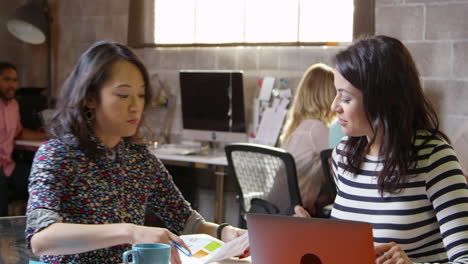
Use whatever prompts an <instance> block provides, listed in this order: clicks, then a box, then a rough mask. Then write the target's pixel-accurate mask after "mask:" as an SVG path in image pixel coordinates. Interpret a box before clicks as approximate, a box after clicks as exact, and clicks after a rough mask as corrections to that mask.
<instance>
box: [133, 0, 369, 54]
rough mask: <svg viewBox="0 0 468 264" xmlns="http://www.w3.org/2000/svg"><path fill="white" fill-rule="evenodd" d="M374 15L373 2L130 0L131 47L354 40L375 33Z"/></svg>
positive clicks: (313, 42)
mask: <svg viewBox="0 0 468 264" xmlns="http://www.w3.org/2000/svg"><path fill="white" fill-rule="evenodd" d="M149 2H151V3H149ZM136 6H139V7H136ZM142 14H143V16H142ZM373 15H374V0H132V1H131V7H130V25H129V44H131V43H132V42H136V43H137V44H136V46H141V45H145V46H147V45H157V46H174V45H175V46H187V45H189V46H190V45H195V46H196V45H208V46H210V45H250V44H254V45H259V44H260V45H263V44H264V45H307V44H311V45H317V44H320V43H324V42H350V41H352V39H353V37H356V36H358V35H360V34H362V33H367V34H373V29H374V17H373ZM138 20H140V21H141V22H139V23H138ZM135 21H136V22H135ZM132 23H133V25H132ZM134 26H137V27H138V28H135V27H134ZM142 27H144V29H142ZM138 32H140V33H138ZM143 32H144V34H143ZM138 35H139V37H136V38H135V37H133V36H138ZM132 39H133V40H135V39H137V40H136V41H132ZM142 42H143V43H142ZM134 46H135V45H134Z"/></svg>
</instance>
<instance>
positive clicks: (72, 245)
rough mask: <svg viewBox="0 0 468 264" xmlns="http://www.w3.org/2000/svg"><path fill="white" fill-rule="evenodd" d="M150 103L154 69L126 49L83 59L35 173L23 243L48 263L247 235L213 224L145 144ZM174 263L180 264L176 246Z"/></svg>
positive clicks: (102, 259)
mask: <svg viewBox="0 0 468 264" xmlns="http://www.w3.org/2000/svg"><path fill="white" fill-rule="evenodd" d="M150 100H151V87H150V83H149V78H148V73H147V70H146V68H145V66H144V65H143V64H142V62H141V61H140V60H139V59H138V58H137V56H136V55H135V54H134V53H133V51H131V50H130V49H129V48H128V47H126V46H124V45H121V44H118V43H114V42H108V41H101V42H97V43H95V44H94V45H92V46H91V47H90V48H89V49H88V50H87V51H85V52H84V53H83V54H82V55H81V57H80V58H79V61H78V63H77V64H76V66H75V67H74V69H73V71H72V72H71V74H70V75H69V77H68V79H67V80H66V82H65V84H64V86H63V87H62V90H61V93H60V97H59V100H58V101H57V106H56V113H55V115H54V116H53V117H52V121H51V122H52V124H51V127H49V128H48V129H49V131H50V133H51V135H52V136H53V137H54V138H53V139H51V140H49V141H47V142H46V143H45V144H43V145H42V146H41V147H40V149H39V150H38V152H37V153H36V156H35V158H34V163H33V168H32V171H31V176H30V185H29V193H30V198H29V202H28V209H27V227H26V238H27V240H28V241H29V243H30V246H31V249H32V251H33V252H34V253H35V254H36V255H42V256H41V261H43V262H47V263H119V262H121V260H122V253H123V252H124V251H125V250H128V249H130V247H131V244H137V243H152V242H158V243H166V244H170V243H171V241H175V242H177V243H179V244H181V245H182V246H184V247H186V246H185V244H184V243H183V241H182V240H181V239H180V238H179V237H178V236H177V235H178V234H189V233H205V234H209V235H211V236H214V237H218V238H219V239H222V240H223V241H230V240H232V239H234V238H237V237H238V236H240V235H242V234H243V233H245V232H246V230H242V229H238V228H235V227H232V226H229V225H217V224H213V223H208V222H206V221H205V220H204V219H203V217H202V216H201V215H199V214H198V213H197V212H196V211H195V210H193V209H192V208H191V206H190V204H189V203H188V202H187V201H186V200H185V199H184V198H183V196H182V194H181V193H180V191H179V190H178V188H177V187H176V186H175V185H174V183H173V181H172V177H171V175H170V174H169V172H168V171H167V170H166V169H165V167H164V166H163V164H162V163H161V161H160V160H159V159H158V158H157V157H155V156H154V155H152V154H151V153H150V152H149V150H148V149H147V148H146V146H145V145H144V144H142V143H140V142H142V141H143V139H142V138H141V137H140V136H139V133H138V132H139V128H140V127H141V126H142V120H143V112H144V110H145V109H146V107H147V106H148V105H149V102H150ZM149 219H159V220H160V221H161V222H162V223H163V225H164V227H150V226H145V223H146V224H148V222H147V221H148V220H149ZM145 220H146V222H145ZM171 263H173V264H179V263H180V258H179V254H178V252H177V250H176V249H175V247H174V246H172V247H171Z"/></svg>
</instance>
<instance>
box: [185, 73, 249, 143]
mask: <svg viewBox="0 0 468 264" xmlns="http://www.w3.org/2000/svg"><path fill="white" fill-rule="evenodd" d="M179 78H180V94H181V103H182V123H183V132H182V137H183V138H184V139H189V140H200V141H217V142H227V143H229V142H245V141H246V140H247V131H246V125H245V111H244V91H243V78H242V72H240V71H207V70H181V71H180V72H179Z"/></svg>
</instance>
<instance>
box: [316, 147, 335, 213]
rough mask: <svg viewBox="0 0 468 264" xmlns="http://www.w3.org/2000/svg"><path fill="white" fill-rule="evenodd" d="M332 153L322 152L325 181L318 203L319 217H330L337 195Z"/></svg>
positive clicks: (321, 158) (328, 151)
mask: <svg viewBox="0 0 468 264" xmlns="http://www.w3.org/2000/svg"><path fill="white" fill-rule="evenodd" d="M332 152H333V149H324V150H322V151H320V161H321V163H322V170H323V175H324V179H323V181H322V188H321V190H320V194H319V197H318V198H317V202H316V208H317V215H318V217H324V218H327V217H330V213H331V208H332V206H333V202H334V200H335V197H336V194H337V191H336V183H335V178H334V176H333V168H332V166H333V165H332V161H331V155H332Z"/></svg>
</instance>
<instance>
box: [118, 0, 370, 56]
mask: <svg viewBox="0 0 468 264" xmlns="http://www.w3.org/2000/svg"><path fill="white" fill-rule="evenodd" d="M154 1H157V0H132V1H130V6H129V24H128V35H127V36H128V45H129V46H131V47H134V48H148V47H151V48H161V47H239V46H247V47H248V46H336V45H338V44H339V43H338V42H301V41H297V42H259V43H252V42H231V43H181V44H157V43H154V42H153V40H154V34H153V32H154V12H152V10H154ZM374 34H375V0H354V14H353V41H354V40H356V39H358V38H359V37H361V36H371V35H374Z"/></svg>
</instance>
